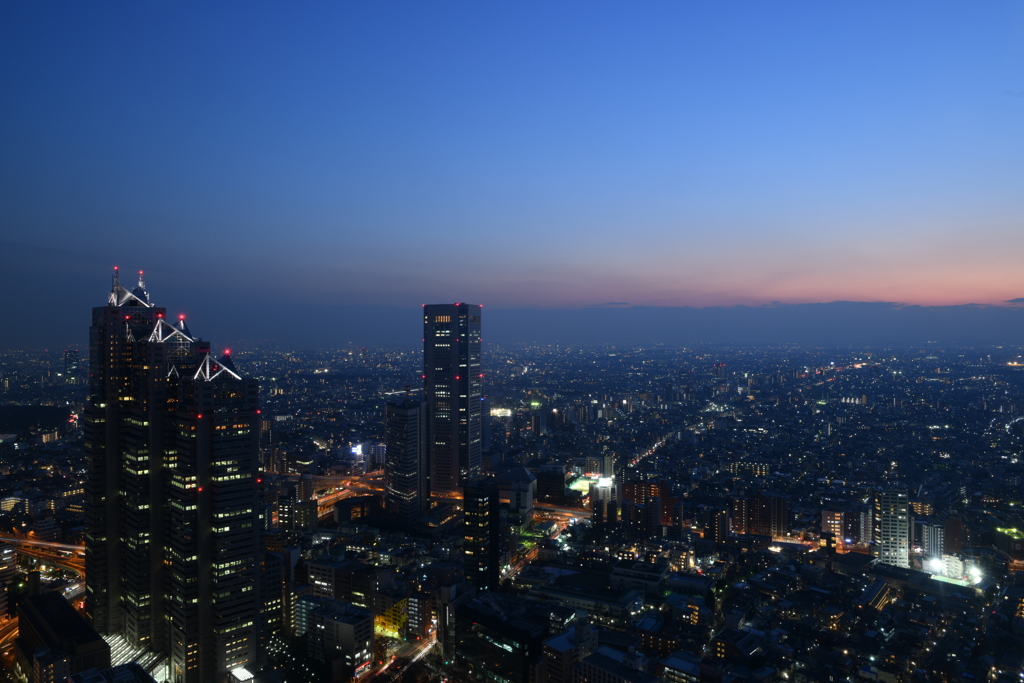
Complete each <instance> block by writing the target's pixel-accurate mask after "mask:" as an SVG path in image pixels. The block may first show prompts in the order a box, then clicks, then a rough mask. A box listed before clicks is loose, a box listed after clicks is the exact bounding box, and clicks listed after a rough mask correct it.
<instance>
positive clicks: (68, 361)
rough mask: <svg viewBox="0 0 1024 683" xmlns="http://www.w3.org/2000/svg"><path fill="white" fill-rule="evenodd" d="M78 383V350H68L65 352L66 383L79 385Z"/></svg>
mask: <svg viewBox="0 0 1024 683" xmlns="http://www.w3.org/2000/svg"><path fill="white" fill-rule="evenodd" d="M77 381H78V349H68V350H67V351H65V352H64V382H65V383H66V384H77Z"/></svg>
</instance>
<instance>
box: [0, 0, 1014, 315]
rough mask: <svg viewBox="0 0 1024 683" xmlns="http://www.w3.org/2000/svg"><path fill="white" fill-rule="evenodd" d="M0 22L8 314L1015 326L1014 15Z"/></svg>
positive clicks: (702, 12) (137, 17) (912, 9)
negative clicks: (150, 300) (470, 312)
mask: <svg viewBox="0 0 1024 683" xmlns="http://www.w3.org/2000/svg"><path fill="white" fill-rule="evenodd" d="M3 12H4V15H3V17H4V21H3V22H2V24H3V26H4V27H5V28H4V29H3V30H4V34H3V35H4V38H5V40H4V41H3V48H0V49H2V50H3V53H2V54H3V56H4V59H5V62H6V63H8V64H11V65H13V67H12V68H11V69H8V70H7V72H6V73H5V75H4V90H5V93H6V95H7V98H6V99H7V107H6V108H5V110H4V113H3V121H4V130H5V133H4V136H3V140H4V150H5V153H4V154H3V155H2V158H3V161H2V162H0V174H2V177H3V178H4V183H3V184H2V187H3V190H0V192H2V193H3V194H2V195H0V196H2V198H3V201H2V202H0V206H2V207H3V209H0V221H2V223H3V225H4V226H5V229H4V231H3V236H2V237H0V241H2V247H3V251H4V252H5V254H6V255H7V256H8V263H9V264H10V267H9V268H7V269H5V272H4V274H3V275H2V276H0V277H2V278H3V280H2V284H3V285H4V286H5V287H6V288H8V289H10V288H12V287H13V288H16V287H19V286H24V283H25V282H26V280H27V278H32V279H33V280H37V283H36V284H35V287H37V290H36V291H38V292H39V293H40V295H49V296H55V295H58V293H62V294H63V295H65V296H66V295H67V293H68V292H70V291H79V290H83V289H84V288H85V287H86V286H87V283H88V282H91V281H92V278H93V277H94V273H96V272H97V271H99V270H102V269H106V268H109V267H110V266H111V265H122V264H123V265H128V264H129V263H133V262H138V261H141V260H145V261H147V262H148V263H146V267H147V268H148V269H150V271H151V272H152V273H153V275H154V276H156V277H158V278H160V279H162V280H165V281H171V280H176V279H178V278H179V277H182V276H184V277H185V278H187V279H189V280H190V281H191V282H189V283H187V284H185V285H182V287H186V288H187V287H191V288H192V291H188V292H185V291H183V292H182V293H181V295H178V293H177V292H175V294H176V295H177V297H176V298H179V299H180V300H197V299H198V298H199V297H197V296H194V295H195V294H198V293H200V292H208V291H217V292H219V293H221V295H222V296H224V297H227V298H229V299H231V300H233V301H239V302H243V303H249V302H259V305H260V307H261V309H262V311H263V315H272V314H275V313H278V312H280V311H282V310H283V309H286V308H287V307H289V306H291V305H293V304H295V303H296V302H301V303H303V304H308V305H310V306H356V305H367V306H384V307H394V308H405V307H408V306H416V305H419V304H421V303H423V302H424V301H459V300H463V299H469V300H473V301H481V302H484V303H486V304H487V305H488V306H489V307H492V308H493V310H517V309H532V308H540V309H581V308H587V307H594V306H603V305H607V304H623V303H627V304H629V305H633V306H657V307H676V306H693V307H717V306H722V307H730V306H737V305H750V306H760V305H772V304H773V302H779V303H782V304H801V303H823V302H831V301H864V302H893V303H896V304H911V305H922V306H939V305H959V304H969V303H977V304H985V305H1003V304H1004V303H1005V302H1007V301H1010V300H1014V299H1018V298H1020V297H1024V282H1021V278H1020V277H1019V274H1018V268H1017V263H1018V261H1019V258H1018V255H1019V254H1020V249H1021V247H1024V230H1021V229H1020V227H1021V226H1020V221H1021V216H1022V215H1024V200H1022V199H1021V197H1020V193H1019V192H1018V191H1017V188H1019V187H1020V186H1021V185H1024V175H1022V174H1024V168H1022V167H1021V165H1020V164H1019V163H1018V161H1017V160H1018V159H1019V157H1020V152H1021V151H1022V149H1024V133H1022V132H1021V131H1022V129H1021V127H1020V126H1019V121H1020V114H1021V107H1024V97H1021V96H1020V95H1021V94H1022V93H1024V81H1022V80H1021V74H1020V72H1019V69H1018V68H1017V66H1016V65H1017V64H1019V63H1020V57H1021V51H1022V49H1024V48H1022V47H1021V45H1024V41H1021V40H1020V34H1021V28H1022V25H1024V19H1022V16H1021V9H1020V7H1019V5H1016V4H1014V3H1008V2H1006V3H993V4H991V5H986V6H985V7H970V8H966V7H962V6H958V5H955V4H952V3H940V4H924V3H908V4H904V5H901V6H900V7H897V8H893V7H883V6H882V5H877V6H861V7H857V8H852V7H851V8H840V7H827V8H825V7H820V6H815V5H811V4H803V5H794V6H790V7H788V8H783V9H779V8H745V9H744V11H742V12H740V11H736V10H732V9H730V8H720V7H715V8H711V7H692V6H691V7H685V6H672V5H667V4H666V5H657V4H656V5H652V6H650V7H647V8H643V9H637V8H630V9H625V8H620V7H615V6H614V5H604V4H598V5H588V6H586V7H583V6H581V5H573V4H568V5H563V6H560V7H557V8H552V7H548V6H543V5H524V6H517V7H515V8H512V7H500V6H493V7H487V8H483V7H478V6H471V5H461V6H450V7H446V8H443V9H441V8H424V7H417V6H415V5H404V6H401V7H392V8H380V7H370V6H365V7H364V6H359V7H357V6H346V7H328V6H324V7H319V8H310V9H309V10H308V12H306V13H298V12H291V11H287V10H283V9H278V8H273V7H270V6H256V7H254V6H246V7H245V8H242V7H241V6H232V5H222V6H219V7H218V8H205V9H202V10H200V9H198V8H189V7H180V6H174V7H170V6H167V7H165V6H159V7H158V6H145V7H133V8H121V9H112V8H111V9H108V10H104V9H102V8H92V7H88V8H87V7H82V8H75V9H66V11H62V12H60V13H59V15H58V13H55V12H51V11H50V10H49V9H48V8H47V7H46V6H44V5H28V6H9V7H6V8H5V9H4V10H3ZM172 235H173V239H171V236H172ZM456 245H458V246H456ZM452 253H466V254H469V253H472V254H474V257H473V258H472V259H468V260H466V261H465V262H464V263H462V265H461V267H460V268H457V269H438V268H436V267H433V264H435V263H442V262H446V261H447V260H448V259H450V258H451V254H452ZM143 255H144V257H143ZM75 296H77V294H76V295H75ZM23 305H24V304H23V303H21V302H16V301H5V302H4V304H3V309H2V310H0V313H2V314H3V315H4V316H5V317H9V316H17V315H19V314H20V313H23V312H25V311H24V310H23V308H22V306H23ZM253 305H254V304H253ZM254 314H255V313H254V312H249V311H247V312H246V315H250V316H251V315H254Z"/></svg>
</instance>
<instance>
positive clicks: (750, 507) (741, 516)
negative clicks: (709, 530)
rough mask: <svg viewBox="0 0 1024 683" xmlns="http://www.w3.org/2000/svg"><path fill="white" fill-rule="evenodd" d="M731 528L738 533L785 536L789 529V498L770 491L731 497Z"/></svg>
mask: <svg viewBox="0 0 1024 683" xmlns="http://www.w3.org/2000/svg"><path fill="white" fill-rule="evenodd" d="M732 530H733V531H735V532H736V533H738V534H760V535H763V536H785V535H786V534H787V533H789V532H790V530H791V526H790V522H789V500H788V499H787V498H786V497H785V496H778V495H774V494H771V493H754V494H743V495H741V496H737V497H736V498H733V500H732Z"/></svg>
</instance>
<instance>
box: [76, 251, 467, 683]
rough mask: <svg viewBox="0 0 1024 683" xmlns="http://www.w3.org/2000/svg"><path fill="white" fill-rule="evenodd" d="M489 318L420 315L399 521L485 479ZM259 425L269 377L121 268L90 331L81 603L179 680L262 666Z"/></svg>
mask: <svg viewBox="0 0 1024 683" xmlns="http://www.w3.org/2000/svg"><path fill="white" fill-rule="evenodd" d="M480 310H481V309H480V306H473V305H469V304H454V305H452V304H445V305H437V306H425V307H424V308H423V331H424V346H423V350H424V373H423V379H424V400H423V401H415V402H414V401H407V402H406V403H404V404H401V405H393V406H389V407H388V414H387V431H388V435H387V442H388V446H389V448H388V453H387V456H388V461H389V462H388V467H387V470H386V478H387V480H388V482H387V483H388V487H387V494H386V495H387V506H388V510H389V513H390V514H392V515H393V517H394V518H395V519H396V520H400V521H409V522H410V523H411V522H414V521H415V520H416V519H417V518H419V517H420V516H421V515H422V514H423V513H424V512H426V510H427V508H428V506H429V501H430V492H431V490H433V491H434V492H435V493H453V494H454V493H458V492H460V491H461V487H462V485H463V484H464V483H465V482H466V481H467V480H468V479H470V478H471V477H473V476H474V475H476V474H478V473H479V472H480V464H481V445H482V443H481V438H482V430H481V426H482V420H481V416H482V403H483V402H482V396H481V384H482V374H481V371H480ZM261 421H262V420H261V416H260V409H259V386H258V383H257V381H256V380H255V379H251V378H245V377H243V376H242V375H241V374H240V373H239V372H238V371H237V370H236V369H235V366H234V363H233V362H232V359H231V356H230V354H229V353H228V352H227V351H224V353H222V354H220V355H215V354H214V353H213V352H212V350H211V347H210V343H209V342H208V341H203V340H202V339H200V338H199V337H197V336H195V335H194V334H193V333H192V332H191V331H190V330H189V328H188V326H187V325H186V324H185V320H184V317H183V316H181V317H178V319H176V320H173V321H172V320H168V319H167V312H166V309H164V308H160V307H157V306H156V305H155V304H154V303H153V302H152V301H151V300H150V296H149V293H148V291H147V290H146V286H145V283H144V281H143V279H142V273H139V281H138V284H137V285H136V286H135V287H134V288H131V287H130V286H126V285H123V284H122V283H121V281H120V277H119V274H118V273H117V271H116V269H115V274H114V278H113V282H112V286H111V290H110V294H109V295H108V297H107V303H106V305H105V306H99V307H96V308H94V309H93V310H92V325H91V327H90V328H89V396H88V399H87V402H86V408H85V411H84V415H83V426H84V431H85V445H84V447H85V455H86V460H87V462H88V475H87V483H86V487H85V489H86V491H85V493H86V599H85V606H86V613H87V616H88V617H89V619H90V621H91V622H92V625H93V627H94V628H95V629H96V630H97V631H99V632H100V633H103V634H107V635H113V634H119V635H121V636H123V637H124V638H125V640H126V641H128V643H129V644H130V645H131V646H133V647H144V648H149V649H151V650H154V651H156V652H160V653H163V654H164V656H165V657H166V658H167V668H168V678H169V680H170V681H172V682H173V683H225V682H226V681H228V680H231V679H237V680H244V679H246V678H248V677H250V674H249V673H248V669H251V668H253V667H257V668H258V667H259V666H260V665H261V663H262V660H263V657H264V651H265V639H266V636H267V633H266V626H265V624H264V623H263V619H262V605H263V602H264V598H265V597H268V596H270V597H272V596H273V595H277V597H278V598H279V597H280V596H279V591H280V588H279V586H273V585H268V586H267V587H266V589H267V591H268V592H267V595H264V591H263V590H261V588H264V587H263V586H261V580H260V579H261V577H260V559H261V547H260V535H261V531H262V527H263V522H264V519H263V516H262V510H263V497H264V496H263V486H264V485H263V479H262V476H261V469H260V462H259V429H260V423H261ZM403 515H404V516H405V517H403Z"/></svg>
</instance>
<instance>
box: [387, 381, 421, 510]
mask: <svg viewBox="0 0 1024 683" xmlns="http://www.w3.org/2000/svg"><path fill="white" fill-rule="evenodd" d="M384 430H385V432H386V436H385V438H386V440H387V450H386V451H385V461H384V490H385V497H386V500H385V504H386V506H387V514H388V518H389V519H391V520H392V521H393V522H395V523H397V524H401V525H411V524H413V523H414V522H415V521H416V520H417V519H418V518H419V517H420V516H422V515H423V514H424V513H425V512H426V511H427V507H428V503H429V502H430V488H429V482H428V481H427V404H426V402H425V401H414V400H411V399H407V400H405V401H403V402H401V403H389V404H388V405H387V407H386V413H385V425H384Z"/></svg>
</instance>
